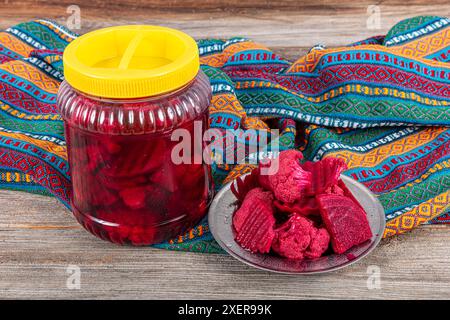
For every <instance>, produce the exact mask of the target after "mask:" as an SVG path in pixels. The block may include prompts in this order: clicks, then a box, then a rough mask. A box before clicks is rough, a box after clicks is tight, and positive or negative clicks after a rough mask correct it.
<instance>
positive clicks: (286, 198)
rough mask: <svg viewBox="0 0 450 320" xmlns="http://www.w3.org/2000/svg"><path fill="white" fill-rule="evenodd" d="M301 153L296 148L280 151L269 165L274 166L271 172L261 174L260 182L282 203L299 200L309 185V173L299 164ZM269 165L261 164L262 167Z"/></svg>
mask: <svg viewBox="0 0 450 320" xmlns="http://www.w3.org/2000/svg"><path fill="white" fill-rule="evenodd" d="M302 158H303V155H302V153H301V152H300V151H297V150H286V151H283V152H281V153H280V156H279V157H278V158H277V159H274V160H272V161H276V163H272V164H271V167H272V168H275V170H272V171H273V172H269V174H267V175H263V174H261V176H260V184H261V185H262V186H263V187H264V188H266V189H269V190H272V192H273V193H274V195H275V198H277V199H278V200H280V201H283V202H284V203H294V202H295V201H296V200H299V199H300V198H301V197H302V196H303V194H304V193H305V192H306V190H308V189H309V188H310V186H311V173H310V172H308V171H305V170H303V169H302V167H301V166H300V160H301V159H302ZM268 166H269V165H267V164H266V165H262V168H261V172H263V170H262V169H264V168H267V167H268Z"/></svg>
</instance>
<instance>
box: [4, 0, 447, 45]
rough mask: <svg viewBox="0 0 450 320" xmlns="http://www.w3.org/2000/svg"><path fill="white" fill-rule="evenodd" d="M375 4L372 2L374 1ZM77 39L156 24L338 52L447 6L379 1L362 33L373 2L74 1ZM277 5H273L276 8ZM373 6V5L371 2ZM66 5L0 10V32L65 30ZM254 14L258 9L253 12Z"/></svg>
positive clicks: (24, 4) (25, 4) (14, 4)
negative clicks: (33, 27)
mask: <svg viewBox="0 0 450 320" xmlns="http://www.w3.org/2000/svg"><path fill="white" fill-rule="evenodd" d="M374 2H375V1H374ZM77 3H78V5H79V7H80V10H81V29H80V30H74V31H77V32H79V33H84V32H86V31H89V30H92V29H97V28H101V27H105V26H109V25H120V24H136V23H143V24H158V25H166V26H170V27H174V28H178V29H181V30H183V31H185V32H188V33H189V34H191V35H192V36H194V37H195V38H210V37H214V38H227V37H231V36H245V37H249V38H251V39H253V40H255V41H258V42H261V43H264V44H265V45H267V46H270V47H272V48H274V47H286V46H294V47H298V46H300V47H311V46H313V45H315V44H317V43H325V44H326V45H328V46H339V45H345V44H349V43H351V42H354V41H357V40H361V39H364V38H367V37H369V36H373V35H376V34H384V33H386V32H387V31H388V30H389V28H391V27H392V26H393V25H394V24H395V23H396V22H398V21H400V20H402V19H405V18H407V17H412V16H415V15H421V14H426V15H449V14H450V3H449V2H448V1H441V0H439V1H435V2H433V4H431V3H425V2H424V1H417V0H414V1H412V2H410V3H409V4H408V5H405V4H404V3H403V1H393V2H389V1H382V2H381V3H380V5H379V8H380V13H381V25H380V27H381V28H380V29H376V30H371V29H369V28H367V18H368V16H369V15H368V13H367V8H368V5H369V4H373V2H372V1H362V2H359V1H358V2H355V1H353V2H352V1H295V0H292V1H281V2H280V3H279V2H278V1H256V0H252V1H249V2H247V1H234V0H228V1H194V0H192V1H186V2H185V1H173V0H172V1H142V0H141V1H137V2H135V1H132V0H126V1H96V0H95V1H86V0H83V1H77ZM275 3H276V5H275ZM375 3H376V2H375ZM71 4H73V2H72V1H71V0H63V1H59V0H58V1H14V0H9V3H8V4H3V5H2V7H1V9H0V10H1V11H0V12H1V13H0V16H1V19H0V28H6V27H9V26H11V25H14V24H16V23H19V22H23V21H26V20H31V19H35V18H39V17H46V18H52V19H54V20H56V21H57V22H59V23H61V24H66V22H67V20H68V17H69V15H70V14H69V13H67V7H68V5H71ZM255 8H257V9H255Z"/></svg>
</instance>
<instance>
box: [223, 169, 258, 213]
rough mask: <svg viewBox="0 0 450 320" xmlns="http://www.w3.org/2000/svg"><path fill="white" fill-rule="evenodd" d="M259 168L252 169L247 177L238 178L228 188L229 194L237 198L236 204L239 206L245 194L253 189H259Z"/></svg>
mask: <svg viewBox="0 0 450 320" xmlns="http://www.w3.org/2000/svg"><path fill="white" fill-rule="evenodd" d="M258 180H259V168H255V169H253V170H252V171H251V172H250V173H249V174H248V175H246V176H244V177H238V178H237V179H236V180H235V181H234V182H233V183H232V184H231V186H230V189H231V192H233V194H234V196H235V197H236V198H237V200H238V203H239V204H241V203H242V202H243V201H244V199H245V196H246V195H247V193H248V192H249V191H250V190H251V189H254V188H257V187H259V184H258Z"/></svg>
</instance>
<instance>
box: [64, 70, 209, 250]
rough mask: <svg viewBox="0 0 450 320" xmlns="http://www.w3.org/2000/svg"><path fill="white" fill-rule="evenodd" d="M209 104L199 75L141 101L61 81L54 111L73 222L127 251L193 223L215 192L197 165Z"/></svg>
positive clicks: (204, 81) (203, 78)
mask: <svg viewBox="0 0 450 320" xmlns="http://www.w3.org/2000/svg"><path fill="white" fill-rule="evenodd" d="M210 100H211V87H210V84H209V80H208V79H207V77H206V76H205V75H204V74H203V72H202V71H200V72H199V73H198V74H197V76H196V77H195V78H194V80H192V81H191V82H190V83H189V84H187V85H186V86H184V87H183V88H181V89H178V90H176V91H174V92H170V93H167V94H165V95H160V96H156V97H148V98H139V99H105V98H101V97H92V96H89V95H86V94H83V93H81V92H79V91H77V90H75V89H74V88H72V87H71V86H70V85H69V84H68V83H67V82H63V83H62V84H61V87H60V90H59V92H58V99H57V104H58V108H59V111H60V114H61V116H62V117H63V119H64V125H65V136H66V144H67V152H68V161H69V165H70V173H71V178H72V187H73V189H72V191H73V192H72V203H71V204H72V211H73V214H74V215H75V217H76V218H77V220H78V221H79V222H80V223H81V224H82V225H83V226H84V227H85V228H86V229H87V230H88V231H90V232H91V233H93V234H94V235H96V236H98V237H100V238H102V239H105V240H109V241H112V242H114V243H119V244H132V245H148V244H154V243H159V242H162V241H165V240H168V239H170V238H172V237H174V236H177V235H179V234H181V233H182V232H184V231H186V230H187V229H189V228H191V227H193V226H194V225H195V224H196V223H198V222H199V221H200V220H201V218H202V217H204V215H205V214H206V211H207V208H208V205H209V203H210V200H211V198H212V192H213V186H212V179H211V168H210V166H209V165H207V164H206V163H205V162H204V161H203V152H204V150H205V148H206V145H205V143H204V142H203V133H204V131H205V130H207V129H208V126H209V120H208V118H209V117H208V107H209V103H210ZM174 132H178V133H180V132H182V134H181V135H180V134H177V135H174ZM180 137H182V138H183V139H184V140H182V139H180ZM186 139H188V140H187V141H186ZM181 143H182V144H183V146H184V147H185V148H184V149H183V151H181V152H180V146H181ZM189 146H190V148H189ZM183 153H184V154H183ZM180 157H183V159H180ZM180 162H181V163H180Z"/></svg>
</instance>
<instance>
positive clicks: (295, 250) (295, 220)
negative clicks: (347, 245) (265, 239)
mask: <svg viewBox="0 0 450 320" xmlns="http://www.w3.org/2000/svg"><path fill="white" fill-rule="evenodd" d="M329 243H330V236H329V234H328V232H327V230H326V229H324V228H317V227H315V226H314V223H313V222H312V221H311V220H309V219H307V218H305V217H303V216H301V215H298V214H294V215H293V216H292V217H291V218H290V219H289V220H288V221H286V222H285V223H284V224H283V225H282V226H281V227H279V228H278V229H276V230H275V238H274V240H273V242H272V249H273V251H275V252H276V253H278V254H279V255H280V256H282V257H285V258H288V259H303V258H318V257H320V256H321V255H322V254H323V253H324V252H325V251H326V250H327V249H328V246H329Z"/></svg>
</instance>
